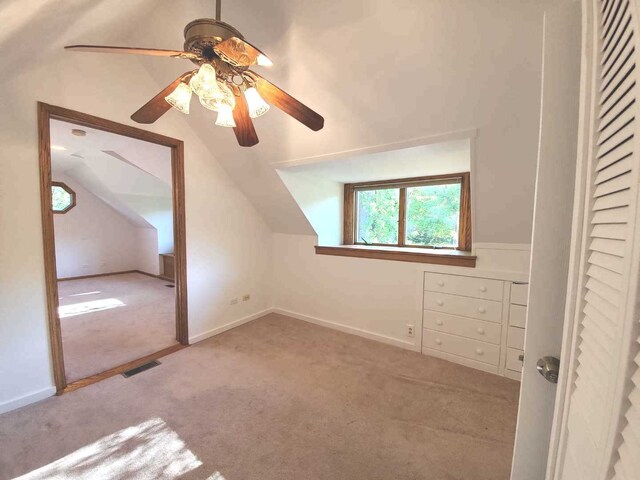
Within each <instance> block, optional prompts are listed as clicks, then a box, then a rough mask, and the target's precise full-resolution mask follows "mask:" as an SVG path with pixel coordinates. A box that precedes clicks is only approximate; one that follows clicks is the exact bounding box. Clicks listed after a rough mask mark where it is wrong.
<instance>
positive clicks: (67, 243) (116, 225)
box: [53, 173, 158, 278]
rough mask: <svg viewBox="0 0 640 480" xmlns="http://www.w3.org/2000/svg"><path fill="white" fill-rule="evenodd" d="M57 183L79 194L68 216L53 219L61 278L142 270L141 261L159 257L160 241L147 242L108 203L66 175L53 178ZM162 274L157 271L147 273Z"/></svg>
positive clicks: (59, 275)
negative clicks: (142, 258) (140, 257)
mask: <svg viewBox="0 0 640 480" xmlns="http://www.w3.org/2000/svg"><path fill="white" fill-rule="evenodd" d="M53 180H54V181H59V182H64V183H65V184H67V185H68V186H69V187H70V188H71V189H72V190H73V191H74V192H75V193H76V206H75V207H73V208H72V209H71V210H69V211H68V212H67V213H65V214H57V215H54V216H53V223H54V231H55V239H56V267H57V273H58V278H68V277H79V276H82V275H96V274H100V273H110V272H123V271H127V270H137V269H139V263H140V262H139V261H138V258H139V256H140V254H142V256H143V257H148V256H151V255H154V256H155V257H156V258H158V245H157V240H156V242H155V245H154V244H153V243H150V242H149V241H145V243H144V244H139V243H138V240H139V238H143V239H145V240H146V238H147V236H145V235H144V234H143V235H141V236H139V234H138V230H150V231H151V232H152V234H153V235H155V230H154V229H140V228H138V227H136V226H134V225H132V224H131V223H130V222H129V221H128V220H127V219H126V218H125V217H123V216H122V215H120V214H119V213H118V212H116V211H115V210H114V209H112V208H111V207H109V206H108V205H107V204H106V203H104V202H103V201H102V200H100V199H99V198H98V197H96V196H95V195H93V194H92V193H91V192H89V191H88V190H86V189H85V188H83V187H82V186H81V185H80V184H78V183H77V182H75V181H74V180H73V179H71V178H69V177H68V176H66V175H63V174H55V173H54V175H53ZM144 271H147V272H148V273H154V274H157V273H158V262H157V261H156V266H155V269H153V270H144Z"/></svg>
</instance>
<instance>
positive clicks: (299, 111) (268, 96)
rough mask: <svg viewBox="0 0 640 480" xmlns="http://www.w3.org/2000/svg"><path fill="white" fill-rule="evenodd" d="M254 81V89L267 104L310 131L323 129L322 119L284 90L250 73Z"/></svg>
mask: <svg viewBox="0 0 640 480" xmlns="http://www.w3.org/2000/svg"><path fill="white" fill-rule="evenodd" d="M251 75H253V76H254V77H255V79H256V88H257V89H258V92H259V93H260V95H261V96H262V98H264V99H265V100H266V101H267V102H269V103H271V104H272V105H274V106H276V107H278V108H279V109H280V110H282V111H283V112H285V113H287V114H289V115H291V116H292V117H293V118H295V119H296V120H298V121H299V122H300V123H303V124H304V125H306V126H307V127H309V128H310V129H311V130H314V131H316V132H317V131H318V130H321V129H322V127H324V118H322V116H321V115H319V114H317V113H316V112H314V111H313V110H311V109H310V108H309V107H307V106H306V105H304V104H303V103H301V102H299V101H298V100H296V99H295V98H293V97H292V96H291V95H289V94H288V93H287V92H285V91H284V90H281V89H279V88H278V87H276V86H275V85H274V84H273V83H271V82H270V81H268V80H265V79H264V78H262V77H261V76H260V75H258V74H257V73H254V72H251Z"/></svg>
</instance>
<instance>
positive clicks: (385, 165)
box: [282, 140, 471, 183]
mask: <svg viewBox="0 0 640 480" xmlns="http://www.w3.org/2000/svg"><path fill="white" fill-rule="evenodd" d="M470 155H471V152H470V141H469V140H455V141H451V142H443V143H436V144H432V145H421V146H418V147H410V148H403V149H400V150H390V151H387V152H378V153H370V154H365V155H358V156H347V157H343V158H338V159H334V160H330V161H323V162H317V163H313V164H307V165H300V166H296V167H290V168H286V169H282V170H283V171H286V172H287V173H303V174H307V175H313V176H317V177H321V178H323V179H325V180H331V181H334V182H339V183H357V182H367V181H371V180H390V179H394V178H411V177H422V176H427V175H440V174H444V173H457V172H468V171H469V170H470V168H471V165H470V163H471V156H470Z"/></svg>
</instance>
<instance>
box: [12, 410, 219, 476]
mask: <svg viewBox="0 0 640 480" xmlns="http://www.w3.org/2000/svg"><path fill="white" fill-rule="evenodd" d="M200 465H202V462H201V461H200V460H198V458H197V457H196V456H195V455H194V454H193V453H191V451H190V450H189V449H188V448H187V446H186V445H185V443H184V442H183V441H182V439H180V437H179V436H178V434H177V433H176V432H174V431H173V430H171V428H169V427H168V426H167V424H166V423H165V422H164V420H162V419H161V418H153V419H151V420H148V421H146V422H143V423H141V424H139V425H136V426H133V427H128V428H125V429H123V430H120V431H118V432H115V433H113V434H111V435H109V436H106V437H103V438H101V439H100V440H98V441H97V442H94V443H92V444H90V445H86V446H84V447H82V448H80V449H79V450H76V451H75V452H73V453H71V454H69V455H67V456H66V457H63V458H61V459H60V460H56V461H55V462H53V463H50V464H49V465H45V466H44V467H42V468H39V469H37V470H34V471H32V472H29V473H27V474H26V475H23V476H21V477H18V478H17V479H15V480H45V479H54V480H80V479H88V478H90V479H96V480H97V479H122V480H124V479H131V480H138V479H140V480H142V479H145V480H146V479H148V480H151V479H175V478H178V477H180V476H182V475H184V474H185V473H187V472H190V471H191V470H194V469H196V468H198V467H199V466H200ZM214 478H215V477H214ZM218 478H220V477H218ZM221 478H224V477H221Z"/></svg>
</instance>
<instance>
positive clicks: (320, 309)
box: [274, 234, 530, 350]
mask: <svg viewBox="0 0 640 480" xmlns="http://www.w3.org/2000/svg"><path fill="white" fill-rule="evenodd" d="M274 237H275V239H274V240H275V241H274V306H275V308H276V309H277V311H280V312H281V313H285V314H288V315H293V316H296V317H299V318H302V319H304V320H307V321H312V322H316V323H319V324H322V325H325V326H330V327H333V328H338V329H339V330H343V331H347V332H350V333H355V334H357V335H361V336H365V337H368V338H373V339H375V340H379V341H383V342H386V343H390V344H393V345H397V346H400V347H403V348H407V349H412V350H419V349H420V344H419V343H418V342H419V339H418V336H416V337H415V338H409V337H407V336H406V326H407V325H414V326H415V327H416V328H421V325H422V286H423V274H424V272H425V271H427V270H429V268H434V267H436V268H438V267H439V268H442V267H441V266H431V265H426V264H422V263H409V262H396V261H388V260H376V259H369V258H350V257H337V256H331V255H316V254H315V252H314V248H313V247H314V245H316V244H317V239H316V237H314V236H304V235H287V234H275V235H274ZM527 247H528V246H525V245H517V246H515V247H513V248H511V246H510V245H497V244H494V245H488V244H485V245H484V246H483V249H482V252H480V253H478V255H480V256H481V257H482V258H481V257H480V256H479V257H478V258H479V260H482V269H483V270H482V271H492V272H503V273H504V274H505V275H507V277H505V278H511V277H513V276H514V275H515V278H517V279H518V280H519V281H522V280H525V281H526V279H527V278H528V275H527V271H528V260H529V256H530V249H529V248H527ZM479 264H480V262H479ZM444 269H446V270H447V271H448V272H449V273H455V272H456V271H458V272H459V271H461V270H462V271H465V272H469V270H471V269H469V268H466V267H444ZM475 270H476V271H480V269H475Z"/></svg>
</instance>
